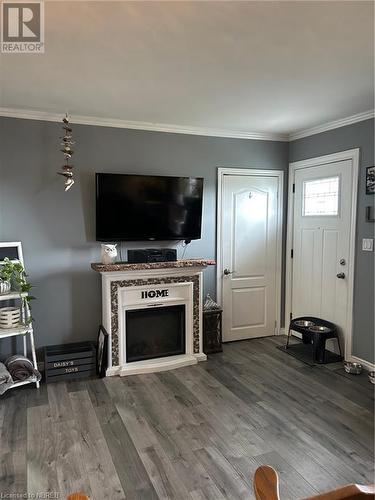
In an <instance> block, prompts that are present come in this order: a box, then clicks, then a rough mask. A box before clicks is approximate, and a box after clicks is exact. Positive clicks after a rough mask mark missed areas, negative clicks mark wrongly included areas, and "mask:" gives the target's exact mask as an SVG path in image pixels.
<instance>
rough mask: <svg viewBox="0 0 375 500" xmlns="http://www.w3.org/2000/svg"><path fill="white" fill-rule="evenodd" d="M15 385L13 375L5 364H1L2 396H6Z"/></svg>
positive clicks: (0, 381)
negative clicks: (6, 392) (5, 393)
mask: <svg viewBox="0 0 375 500" xmlns="http://www.w3.org/2000/svg"><path fill="white" fill-rule="evenodd" d="M13 384H14V382H13V379H12V376H11V374H10V373H9V372H8V370H7V369H6V366H5V365H4V363H0V395H1V394H4V392H5V391H7V390H8V389H9V387H11V386H12V385H13Z"/></svg>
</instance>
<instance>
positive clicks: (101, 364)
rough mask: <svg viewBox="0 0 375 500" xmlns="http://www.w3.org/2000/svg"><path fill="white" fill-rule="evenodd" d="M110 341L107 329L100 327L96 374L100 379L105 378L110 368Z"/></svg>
mask: <svg viewBox="0 0 375 500" xmlns="http://www.w3.org/2000/svg"><path fill="white" fill-rule="evenodd" d="M108 339H109V335H108V333H107V331H106V329H105V328H104V326H102V325H100V327H99V332H98V340H97V346H96V372H97V374H98V376H99V377H100V378H103V377H105V375H106V371H107V368H108Z"/></svg>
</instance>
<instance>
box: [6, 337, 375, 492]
mask: <svg viewBox="0 0 375 500" xmlns="http://www.w3.org/2000/svg"><path fill="white" fill-rule="evenodd" d="M283 341H284V339H283V338H280V337H271V338H266V339H255V340H250V341H242V342H236V343H232V344H227V345H225V346H224V352H223V353H222V354H215V355H212V356H210V358H209V360H208V361H207V362H205V363H200V364H199V365H197V366H191V367H186V368H180V369H178V370H174V371H169V372H163V373H159V374H152V375H141V376H131V377H124V378H118V377H112V378H107V379H102V380H99V379H97V380H88V381H75V382H74V381H73V382H69V383H55V384H50V385H48V386H46V385H45V384H44V385H42V387H41V389H40V390H39V391H37V390H36V389H34V388H32V387H29V388H20V389H17V390H14V391H9V392H8V393H7V395H6V396H5V397H2V398H1V399H0V426H1V443H0V445H1V449H0V453H1V470H0V493H1V494H2V495H1V496H0V498H6V497H5V495H6V494H15V493H22V494H23V493H26V492H28V493H29V494H35V493H39V494H40V496H39V498H45V497H43V496H41V495H43V493H44V492H56V493H55V496H54V497H53V496H52V498H60V499H65V498H66V495H67V494H69V493H71V492H74V491H84V492H86V493H87V494H88V495H89V496H90V498H92V499H97V500H104V499H111V500H112V499H113V500H115V499H123V498H127V499H142V500H149V499H158V498H160V499H167V498H173V499H178V500H185V499H195V500H202V499H215V500H220V499H245V498H246V499H249V498H253V493H252V476H253V473H254V471H255V469H256V468H257V467H258V466H259V465H261V464H270V465H272V466H273V467H275V468H276V469H277V470H278V472H279V474H280V478H281V496H282V498H283V499H300V498H304V497H306V496H309V495H314V494H316V493H317V492H321V491H325V490H328V489H331V488H335V487H337V486H339V485H343V484H345V483H349V482H359V483H367V482H372V481H374V478H373V451H374V450H373V443H374V441H373V397H372V396H373V390H372V389H373V386H371V384H370V383H368V382H367V379H366V377H354V376H348V375H346V374H345V372H344V371H343V370H342V368H341V367H340V365H328V366H326V367H323V366H316V367H310V366H307V365H305V364H303V363H301V362H299V361H298V360H296V359H294V358H292V357H291V356H288V355H286V354H284V353H283V352H280V351H279V350H277V349H276V345H278V344H279V343H281V342H283ZM50 497H51V496H50ZM10 498H16V497H10ZM30 498H31V496H30ZM32 498H36V497H32Z"/></svg>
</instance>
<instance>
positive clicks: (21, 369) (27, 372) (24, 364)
mask: <svg viewBox="0 0 375 500" xmlns="http://www.w3.org/2000/svg"><path fill="white" fill-rule="evenodd" d="M5 366H6V367H7V368H8V371H9V373H10V374H11V376H12V378H13V380H14V381H15V382H16V381H23V380H32V381H33V382H37V381H39V380H40V379H41V378H42V376H41V374H40V373H39V372H38V370H35V368H34V366H33V364H32V362H31V361H30V360H29V359H28V358H25V356H21V355H19V354H16V355H15V356H11V357H10V358H8V359H7V360H6V361H5Z"/></svg>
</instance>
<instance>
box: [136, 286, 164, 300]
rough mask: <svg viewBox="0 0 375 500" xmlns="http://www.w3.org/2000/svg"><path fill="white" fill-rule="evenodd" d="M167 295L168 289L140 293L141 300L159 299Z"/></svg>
mask: <svg viewBox="0 0 375 500" xmlns="http://www.w3.org/2000/svg"><path fill="white" fill-rule="evenodd" d="M168 295H169V290H168V288H165V289H164V290H143V291H142V292H141V298H142V299H155V298H160V297H168Z"/></svg>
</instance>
